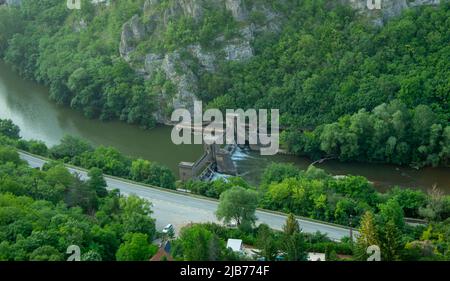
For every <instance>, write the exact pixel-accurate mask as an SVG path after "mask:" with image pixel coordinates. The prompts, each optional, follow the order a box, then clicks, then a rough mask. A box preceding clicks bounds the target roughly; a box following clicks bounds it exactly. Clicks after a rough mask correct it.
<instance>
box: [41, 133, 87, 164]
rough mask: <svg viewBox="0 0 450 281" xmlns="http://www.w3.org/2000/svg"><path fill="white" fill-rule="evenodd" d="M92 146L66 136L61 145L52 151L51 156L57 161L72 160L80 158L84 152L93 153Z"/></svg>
mask: <svg viewBox="0 0 450 281" xmlns="http://www.w3.org/2000/svg"><path fill="white" fill-rule="evenodd" d="M92 150H93V148H92V146H91V145H90V144H89V143H87V142H86V141H84V140H81V139H79V138H76V137H73V136H69V135H66V136H64V137H63V138H62V140H61V143H60V144H58V145H56V146H53V147H52V148H51V149H50V155H51V156H52V157H53V158H55V159H67V160H72V159H73V158H74V157H75V156H80V155H81V154H82V153H83V152H86V151H92Z"/></svg>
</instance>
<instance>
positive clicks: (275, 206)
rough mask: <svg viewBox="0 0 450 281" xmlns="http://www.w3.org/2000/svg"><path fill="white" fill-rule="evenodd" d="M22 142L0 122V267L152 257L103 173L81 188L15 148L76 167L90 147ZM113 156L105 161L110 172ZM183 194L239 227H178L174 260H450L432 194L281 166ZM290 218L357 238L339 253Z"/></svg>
mask: <svg viewBox="0 0 450 281" xmlns="http://www.w3.org/2000/svg"><path fill="white" fill-rule="evenodd" d="M18 134H19V129H18V127H17V126H15V125H14V124H13V123H12V122H11V121H9V120H0V140H1V142H0V143H1V144H0V237H1V241H2V242H1V243H0V260H18V261H21V260H33V261H48V260H50V261H59V260H65V259H67V254H66V250H67V248H68V247H69V246H71V245H77V246H79V247H80V250H81V252H82V256H81V259H82V260H85V261H100V260H119V261H129V260H142V261H144V260H148V259H150V257H152V256H153V255H154V254H155V253H156V252H157V250H158V248H157V246H156V245H155V244H153V239H154V238H156V237H157V236H159V237H163V238H164V236H160V235H161V234H158V233H157V231H156V229H155V221H154V219H152V218H151V214H152V211H151V204H150V203H149V202H148V201H146V200H144V199H140V198H138V197H136V196H128V197H124V196H121V194H120V192H119V191H118V190H113V191H107V189H106V182H105V180H104V178H103V171H102V169H106V168H107V166H106V167H105V166H104V163H102V162H101V161H100V162H93V164H92V165H93V166H92V167H91V168H90V170H89V173H88V176H89V180H87V181H83V180H81V179H80V178H79V177H78V176H77V175H76V174H75V175H72V174H71V173H70V172H69V171H68V170H67V168H66V167H64V165H63V164H62V163H61V161H59V162H58V161H53V162H50V163H48V164H46V165H45V166H44V168H43V169H42V170H38V169H32V168H30V167H28V165H27V164H26V162H24V161H22V160H20V158H19V154H18V153H17V151H16V148H15V147H14V146H16V147H22V148H27V149H28V150H29V151H33V152H34V153H37V152H45V154H46V155H49V153H58V152H59V153H61V151H65V152H66V154H64V155H66V157H69V156H67V155H69V154H67V153H68V152H71V153H74V155H76V156H75V157H74V159H75V158H77V157H79V155H80V154H79V153H77V152H76V150H77V149H80V147H81V144H83V145H85V148H86V147H89V146H86V143H83V142H82V141H81V140H77V139H73V138H70V137H66V138H65V141H64V142H65V144H64V145H59V146H56V147H53V148H50V149H49V150H48V149H47V147H46V146H45V145H44V144H43V143H41V142H39V141H25V140H21V139H20V138H18ZM68 140H70V143H68ZM61 147H64V150H61ZM81 149H83V148H81ZM111 149H112V148H111ZM49 151H50V152H49ZM86 152H88V153H92V151H89V150H87V151H85V152H84V153H86ZM94 153H95V152H94ZM77 155H78V156H77ZM81 155H82V154H81ZM109 156H110V155H109V154H106V155H104V157H106V158H108V162H114V159H113V158H109ZM67 159H72V158H66V160H67ZM139 162H141V161H139ZM133 166H141V165H133ZM144 166H145V165H144ZM135 169H136V168H133V167H132V168H131V170H135ZM144 171H145V169H144ZM132 173H133V172H132ZM143 174H145V173H143ZM156 174H158V172H156ZM183 187H184V188H188V189H190V190H191V191H192V192H194V193H197V194H201V195H205V196H211V197H220V201H219V207H218V211H217V213H216V215H217V217H218V219H219V220H223V221H224V222H225V223H227V222H230V220H231V219H233V220H236V221H237V222H238V225H237V227H236V228H230V227H226V226H223V225H219V224H214V223H208V224H189V225H187V226H185V227H183V228H182V229H181V230H180V234H179V236H178V237H177V238H176V239H175V238H173V237H172V240H171V244H172V247H171V251H170V254H171V255H172V257H173V258H174V259H175V260H188V261H189V260H194V261H207V260H209V261H213V260H233V261H234V260H251V259H258V260H288V261H302V260H306V257H307V253H308V252H309V251H313V252H324V253H326V257H327V260H366V259H367V253H366V251H365V250H366V248H367V247H368V246H370V245H374V244H375V245H380V247H381V249H382V259H383V260H448V259H449V257H450V256H449V255H450V243H449V241H450V239H449V225H450V224H449V223H448V220H449V219H450V218H449V216H450V196H444V195H443V194H441V193H440V192H439V191H438V190H433V191H432V192H430V193H429V194H425V193H423V192H422V191H414V190H411V189H400V188H393V189H391V190H390V191H389V192H388V193H386V194H380V193H377V192H376V191H375V189H374V188H373V186H372V185H371V184H370V183H369V182H368V181H367V179H365V178H363V177H355V176H349V177H345V178H333V177H331V176H330V175H328V174H326V173H325V172H324V171H322V170H320V169H317V168H314V167H310V168H309V169H308V170H307V171H299V170H297V169H296V168H295V167H293V166H290V165H286V164H273V165H271V166H270V167H268V168H267V169H266V171H265V173H264V175H263V182H262V184H261V186H260V187H259V188H258V189H255V188H253V187H251V186H250V185H248V184H247V183H246V182H245V181H243V180H242V179H240V178H231V179H229V181H215V182H213V183H205V182H190V183H187V184H186V185H185V186H183ZM257 206H260V207H264V208H268V209H272V210H277V211H283V212H287V213H291V215H290V216H289V217H288V219H287V221H286V224H285V226H284V227H283V230H282V231H276V230H272V229H270V227H269V226H267V225H265V224H260V225H257V224H256V221H257V217H256V216H255V211H256V208H257ZM294 214H296V215H302V216H307V217H311V218H315V219H320V220H323V221H330V222H335V223H339V224H343V225H349V226H353V227H356V228H358V230H359V232H360V233H361V236H359V237H357V239H356V241H352V240H350V239H349V238H345V239H343V241H341V242H340V243H337V242H335V241H332V240H330V239H329V238H328V237H327V236H326V235H324V234H321V233H315V234H310V233H304V232H303V231H302V230H301V225H299V224H298V222H297V221H296V220H295V219H294V218H295V217H294ZM406 216H408V217H415V218H425V219H426V220H427V223H428V225H421V224H419V225H416V226H412V225H409V224H407V223H406V222H405V217H406ZM230 237H233V238H239V239H242V240H243V241H244V243H246V245H248V246H250V247H253V248H254V249H256V252H255V253H256V254H255V256H254V257H249V256H245V255H243V254H242V253H241V254H239V253H234V252H232V251H231V250H230V249H227V248H226V247H225V241H226V240H227V239H228V238H230Z"/></svg>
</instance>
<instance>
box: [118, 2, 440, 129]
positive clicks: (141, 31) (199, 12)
mask: <svg viewBox="0 0 450 281" xmlns="http://www.w3.org/2000/svg"><path fill="white" fill-rule="evenodd" d="M279 1H284V0H279ZM339 1H341V2H342V3H344V4H349V5H351V6H352V7H353V8H355V9H356V10H358V11H360V12H361V13H363V14H365V15H367V16H368V17H370V18H372V20H373V22H374V23H375V24H377V25H382V24H384V22H385V21H386V20H388V19H390V18H392V17H394V16H397V15H399V14H400V13H401V12H402V11H403V10H404V9H407V8H410V7H416V6H420V5H436V4H439V2H440V1H439V0H414V1H412V0H339ZM377 1H380V2H379V3H380V5H381V6H380V7H378V5H377ZM211 10H216V11H217V10H227V11H229V12H230V14H231V16H232V18H233V20H234V21H235V22H236V26H237V28H238V30H235V32H234V33H232V34H233V35H232V36H231V37H230V34H224V32H222V33H220V32H218V33H217V34H216V37H215V38H214V39H213V40H212V45H213V48H211V46H210V47H209V48H205V46H203V45H202V44H200V42H194V43H191V44H189V45H187V46H186V45H180V46H179V47H178V48H177V47H175V50H173V49H174V47H173V46H172V47H171V49H172V50H171V51H161V50H160V49H159V48H155V49H153V47H148V49H146V48H147V47H146V46H153V45H154V44H153V43H155V42H158V40H161V38H163V37H164V34H165V32H166V31H167V29H168V27H169V26H170V23H173V22H176V21H177V20H178V19H180V18H183V17H187V18H191V19H193V22H194V23H197V24H199V23H202V20H203V19H204V17H205V15H210V14H211V13H209V12H210V11H211ZM284 18H285V17H284V16H283V15H282V14H280V12H279V11H276V10H274V9H273V7H272V5H271V4H270V2H269V1H267V2H266V1H259V0H258V1H245V0H146V1H145V2H144V5H143V10H142V15H140V16H138V15H135V16H133V17H132V18H131V19H130V20H129V21H127V22H126V23H125V24H124V25H123V28H122V36H121V41H120V46H119V51H120V54H121V56H122V57H123V58H125V60H127V61H128V62H129V63H130V64H131V65H132V66H133V67H134V68H135V69H136V71H137V73H139V74H141V75H142V76H144V77H145V78H146V79H149V80H152V79H153V78H154V77H155V74H162V75H163V76H164V77H165V79H166V80H168V81H170V82H171V83H172V84H173V86H174V88H175V89H174V91H172V92H171V93H169V92H165V91H164V90H161V93H159V94H158V95H159V101H160V106H159V108H160V110H159V111H158V112H157V113H156V116H155V117H156V119H157V120H158V122H161V123H167V122H168V121H169V117H170V116H168V114H167V112H168V111H170V110H171V109H176V108H187V109H189V110H191V111H193V104H194V101H196V100H197V97H196V94H197V91H198V88H199V84H198V83H199V82H198V81H199V80H200V79H199V77H201V75H203V74H204V73H214V72H215V71H216V70H217V69H218V65H219V64H220V63H221V62H222V61H224V60H225V61H238V62H239V61H240V62H245V61H247V60H249V59H251V58H252V57H253V56H254V49H253V46H252V43H253V41H254V39H255V37H257V36H259V35H260V34H262V33H266V32H279V31H280V30H281V28H282V26H283V19H284ZM141 42H145V43H146V44H144V45H143V47H142V48H139V52H137V51H136V47H137V46H138V45H139V44H140V43H141ZM180 44H181V43H180ZM162 88H163V87H162Z"/></svg>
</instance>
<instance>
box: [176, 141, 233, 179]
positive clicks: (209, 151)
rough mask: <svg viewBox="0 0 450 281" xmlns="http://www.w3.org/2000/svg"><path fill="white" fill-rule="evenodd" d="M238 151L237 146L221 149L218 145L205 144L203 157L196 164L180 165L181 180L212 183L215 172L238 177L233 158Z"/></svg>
mask: <svg viewBox="0 0 450 281" xmlns="http://www.w3.org/2000/svg"><path fill="white" fill-rule="evenodd" d="M235 149H236V145H235V144H233V145H226V146H225V147H223V148H221V147H220V145H218V144H206V143H205V144H204V153H203V155H202V156H201V157H200V158H199V159H198V160H197V161H195V162H181V163H180V164H179V165H178V169H179V173H180V180H181V181H183V182H186V181H189V180H195V179H197V180H202V181H210V180H211V179H212V178H213V177H214V173H215V172H219V173H222V174H227V175H232V176H235V175H237V170H236V166H235V165H234V163H233V161H232V159H231V156H232V155H233V153H234V151H235Z"/></svg>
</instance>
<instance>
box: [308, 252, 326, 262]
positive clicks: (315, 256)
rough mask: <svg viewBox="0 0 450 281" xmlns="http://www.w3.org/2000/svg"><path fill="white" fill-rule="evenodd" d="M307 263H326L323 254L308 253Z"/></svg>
mask: <svg viewBox="0 0 450 281" xmlns="http://www.w3.org/2000/svg"><path fill="white" fill-rule="evenodd" d="M308 261H326V258H325V254H323V253H308Z"/></svg>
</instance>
